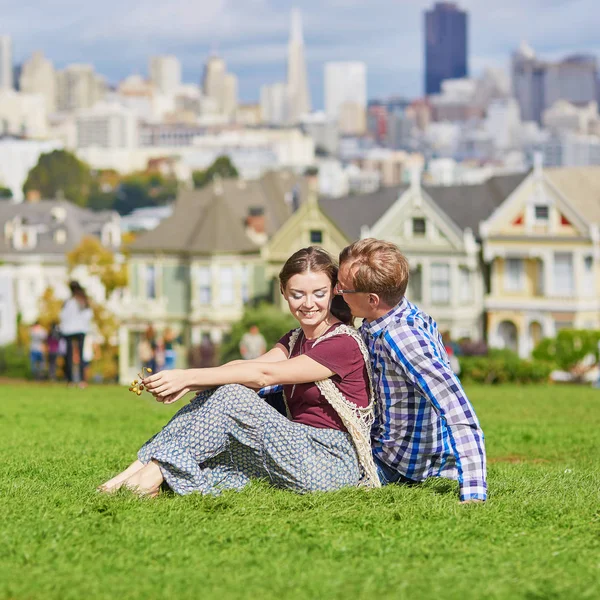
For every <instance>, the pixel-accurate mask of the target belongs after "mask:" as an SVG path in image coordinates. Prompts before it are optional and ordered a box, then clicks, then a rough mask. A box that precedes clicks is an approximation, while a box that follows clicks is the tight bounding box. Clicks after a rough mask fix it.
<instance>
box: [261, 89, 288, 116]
mask: <svg viewBox="0 0 600 600" xmlns="http://www.w3.org/2000/svg"><path fill="white" fill-rule="evenodd" d="M287 100H288V98H287V86H286V84H285V83H273V84H271V85H263V86H262V87H261V88H260V112H261V117H262V120H263V122H264V123H268V124H269V125H283V124H285V122H286V120H287Z"/></svg>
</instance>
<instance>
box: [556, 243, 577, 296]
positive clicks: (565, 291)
mask: <svg viewBox="0 0 600 600" xmlns="http://www.w3.org/2000/svg"><path fill="white" fill-rule="evenodd" d="M553 287H554V293H555V294H556V295H557V296H569V297H570V296H573V295H574V293H575V272H574V270H573V255H572V254H571V253H570V252H557V253H556V254H555V255H554V286H553Z"/></svg>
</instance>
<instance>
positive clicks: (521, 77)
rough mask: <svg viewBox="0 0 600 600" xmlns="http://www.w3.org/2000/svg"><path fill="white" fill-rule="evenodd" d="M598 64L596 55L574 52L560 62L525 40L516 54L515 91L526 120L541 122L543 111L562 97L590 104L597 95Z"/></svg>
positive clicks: (513, 62) (513, 73) (514, 68)
mask: <svg viewBox="0 0 600 600" xmlns="http://www.w3.org/2000/svg"><path fill="white" fill-rule="evenodd" d="M597 82H598V64H597V61H596V58H595V57H594V56H587V55H574V56H569V57H566V58H564V59H562V60H560V61H557V62H549V61H544V60H540V59H539V58H537V56H536V55H535V52H534V51H533V50H532V49H531V47H530V46H528V45H527V43H525V42H522V43H521V46H520V47H519V49H518V50H517V51H516V52H515V53H514V54H513V57H512V85H513V93H514V95H515V98H516V99H517V102H518V103H519V107H520V108H521V117H522V119H523V121H537V122H538V123H541V121H542V114H543V112H544V111H545V110H546V109H547V108H550V107H552V106H553V105H554V104H555V102H557V101H559V100H568V101H569V102H572V103H573V104H587V103H588V102H593V101H595V100H596V97H597Z"/></svg>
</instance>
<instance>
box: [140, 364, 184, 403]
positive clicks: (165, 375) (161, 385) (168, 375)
mask: <svg viewBox="0 0 600 600" xmlns="http://www.w3.org/2000/svg"><path fill="white" fill-rule="evenodd" d="M143 383H144V387H145V388H146V389H147V390H148V391H149V392H150V393H151V394H152V395H153V396H154V397H155V398H156V399H157V400H158V401H159V402H166V400H167V398H170V397H171V396H175V395H176V396H177V398H175V400H179V398H181V397H182V396H183V395H185V394H187V392H189V391H190V382H189V374H188V373H187V372H186V371H185V369H172V370H170V371H160V372H159V373H154V374H153V375H150V376H149V377H146V378H145V379H144V381H143ZM175 400H171V402H175ZM168 404H170V402H169V403H168Z"/></svg>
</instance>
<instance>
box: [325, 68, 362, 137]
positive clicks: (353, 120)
mask: <svg viewBox="0 0 600 600" xmlns="http://www.w3.org/2000/svg"><path fill="white" fill-rule="evenodd" d="M366 110H367V67H366V65H365V63H363V62H329V63H326V64H325V113H326V114H327V117H328V118H329V119H332V120H334V121H337V123H338V124H339V131H340V133H341V134H348V135H356V134H362V133H364V132H365V128H366Z"/></svg>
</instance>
